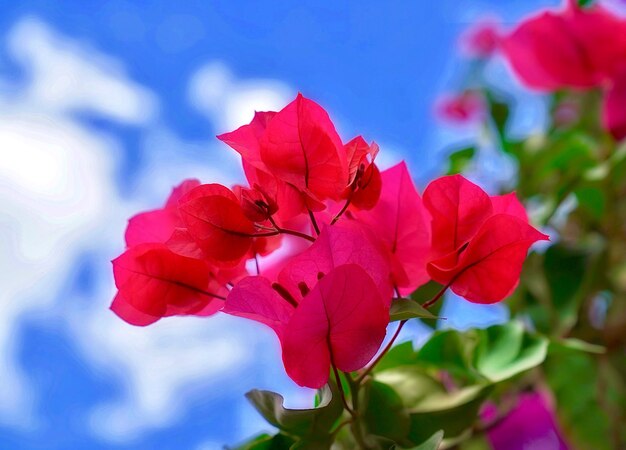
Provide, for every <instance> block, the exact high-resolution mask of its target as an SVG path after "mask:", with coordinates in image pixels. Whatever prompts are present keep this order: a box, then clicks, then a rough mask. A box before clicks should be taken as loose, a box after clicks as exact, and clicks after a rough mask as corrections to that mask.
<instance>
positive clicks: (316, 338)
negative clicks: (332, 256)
mask: <svg viewBox="0 0 626 450" xmlns="http://www.w3.org/2000/svg"><path fill="white" fill-rule="evenodd" d="M224 312H226V313H228V314H232V315H236V316H241V317H245V318H248V319H252V320H256V321H258V322H261V323H264V324H266V325H268V326H270V327H271V328H272V329H273V330H274V331H275V332H276V334H277V335H278V337H279V339H280V342H281V346H282V349H283V363H284V365H285V370H286V371H287V374H288V375H289V376H290V377H291V378H292V379H293V380H294V381H295V382H296V383H298V384H299V385H300V386H305V387H310V388H315V389H318V388H321V387H322V386H323V385H324V384H326V382H327V381H328V376H329V373H330V368H331V364H334V365H335V366H336V367H337V368H338V369H339V370H342V371H345V372H351V371H355V370H358V369H361V368H363V367H364V366H365V365H366V364H367V363H368V362H369V361H370V360H371V359H372V357H373V356H374V355H375V354H376V352H377V351H378V349H379V348H380V345H381V343H382V341H383V339H384V337H385V330H386V327H387V324H388V322H389V308H388V306H387V305H386V304H385V302H384V300H383V298H382V297H381V296H380V293H379V290H378V288H377V286H376V284H375V283H374V281H373V280H372V278H371V277H370V276H369V275H368V274H367V272H366V271H365V270H364V269H363V268H362V267H360V266H358V265H356V264H344V265H339V266H337V267H335V268H333V269H332V270H330V271H329V272H328V273H327V274H325V275H324V276H322V277H321V278H320V279H319V281H317V283H316V284H315V285H314V286H313V287H312V289H311V290H310V291H309V292H307V293H306V295H304V296H303V297H302V299H301V300H300V301H299V302H297V301H296V300H295V299H293V298H292V297H291V296H290V295H289V294H288V293H287V292H286V289H284V288H282V287H281V286H280V285H277V284H274V285H272V284H271V283H270V282H269V280H267V279H265V278H263V277H248V278H245V279H244V280H242V281H241V282H239V283H238V284H237V285H236V286H235V287H234V288H233V290H232V291H231V292H230V294H229V296H228V298H227V300H226V306H225V308H224Z"/></svg>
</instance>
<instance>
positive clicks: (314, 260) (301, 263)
mask: <svg viewBox="0 0 626 450" xmlns="http://www.w3.org/2000/svg"><path fill="white" fill-rule="evenodd" d="M343 264H356V265H358V266H360V267H362V268H363V269H364V270H365V271H366V272H367V273H368V274H369V276H370V277H371V278H372V280H373V281H374V284H375V285H376V287H377V288H378V291H379V292H380V295H381V297H382V298H383V299H385V301H386V302H387V304H389V303H390V302H391V296H392V285H391V276H390V267H389V262H388V260H387V258H385V256H384V254H383V253H382V252H381V250H380V249H379V248H378V246H376V245H375V241H374V240H373V239H372V236H371V235H370V233H369V232H368V231H367V230H366V229H365V228H364V227H363V226H361V225H360V224H359V223H358V222H355V221H344V222H340V223H337V224H335V225H332V226H325V227H324V228H323V229H322V231H321V233H320V235H319V236H318V238H317V240H316V241H315V242H314V243H313V245H311V246H310V247H309V248H308V249H306V250H305V251H304V252H302V253H301V254H299V255H297V256H295V257H293V258H292V259H291V260H290V261H289V262H288V263H287V264H286V266H285V268H284V269H283V270H282V271H281V273H280V274H279V276H278V281H279V282H280V284H281V285H282V286H283V287H284V288H285V289H286V290H288V291H289V292H290V294H291V295H292V296H293V298H295V299H296V300H299V299H301V298H302V297H303V296H304V295H305V294H306V293H307V292H308V291H310V290H311V288H312V287H313V286H314V285H315V283H317V280H318V277H319V276H321V275H324V274H327V273H328V272H330V271H331V270H332V269H333V268H335V267H337V266H340V265H343Z"/></svg>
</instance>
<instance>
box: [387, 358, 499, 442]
mask: <svg viewBox="0 0 626 450" xmlns="http://www.w3.org/2000/svg"><path fill="white" fill-rule="evenodd" d="M376 380H377V381H380V382H382V383H385V384H388V385H389V386H391V387H392V388H393V389H394V390H395V392H397V393H398V394H399V396H400V398H401V399H402V402H403V403H404V405H405V407H406V409H407V410H408V412H409V413H410V417H411V426H410V431H409V435H408V438H409V440H410V441H411V442H413V443H414V444H417V443H421V442H424V441H426V440H427V439H428V438H430V437H431V436H432V435H433V434H434V433H435V432H437V431H439V430H443V431H444V433H445V435H446V437H448V436H449V437H450V438H453V437H456V436H458V435H460V434H461V433H462V432H463V431H465V430H466V429H467V428H469V427H471V426H472V425H473V424H474V422H475V421H476V418H477V414H478V410H479V408H480V405H481V404H482V402H483V401H484V400H485V398H486V397H487V395H488V394H489V392H491V389H492V386H490V385H485V384H479V385H472V386H468V387H462V388H459V389H458V390H456V391H453V392H448V390H447V389H446V388H445V387H444V386H443V385H442V384H441V382H440V381H439V380H437V379H436V378H435V377H434V376H433V375H431V374H429V373H428V372H426V371H425V369H424V368H423V367H420V366H418V365H412V366H400V367H397V368H393V369H388V370H385V371H384V372H381V373H378V374H376Z"/></svg>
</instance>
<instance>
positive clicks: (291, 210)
mask: <svg viewBox="0 0 626 450" xmlns="http://www.w3.org/2000/svg"><path fill="white" fill-rule="evenodd" d="M274 115H276V113H275V112H274V111H267V112H256V113H255V114H254V118H253V119H252V121H251V122H250V123H249V124H247V125H243V126H241V127H239V128H238V129H236V130H235V131H232V132H230V133H224V134H221V135H219V136H218V137H217V138H218V139H220V140H221V141H223V142H224V143H226V144H228V145H229V146H230V147H231V148H233V149H234V150H235V151H237V152H238V153H239V154H240V155H241V159H242V165H243V169H244V173H245V175H246V179H247V180H248V183H249V185H250V186H251V187H253V188H254V189H255V190H257V191H259V192H262V193H263V195H264V196H265V197H266V199H267V200H268V202H269V203H270V204H271V205H276V207H277V208H278V213H277V215H276V217H275V218H276V220H277V221H278V222H279V223H282V222H284V221H286V220H289V219H291V218H293V217H296V216H297V215H298V214H300V213H302V212H303V211H304V210H305V209H306V204H305V201H304V198H303V196H302V193H301V192H299V191H298V190H297V189H296V187H295V186H292V185H290V184H289V183H286V182H284V181H282V180H279V179H278V178H276V177H275V176H274V175H272V174H271V173H270V171H269V169H268V168H267V166H266V165H265V163H264V162H263V161H262V160H261V146H260V139H261V138H262V137H263V135H264V134H265V128H266V126H267V123H268V122H269V121H270V120H271V119H272V117H274ZM314 206H315V207H314V208H313V209H321V208H322V207H323V205H321V206H320V205H314Z"/></svg>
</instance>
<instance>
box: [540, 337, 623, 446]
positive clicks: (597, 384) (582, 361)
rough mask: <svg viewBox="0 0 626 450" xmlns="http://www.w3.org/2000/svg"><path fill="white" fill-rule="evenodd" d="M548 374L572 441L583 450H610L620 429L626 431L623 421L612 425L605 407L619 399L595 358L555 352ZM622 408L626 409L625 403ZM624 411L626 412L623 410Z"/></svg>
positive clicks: (565, 350)
mask: <svg viewBox="0 0 626 450" xmlns="http://www.w3.org/2000/svg"><path fill="white" fill-rule="evenodd" d="M544 371H545V373H546V379H547V381H548V384H549V386H550V388H551V390H552V392H553V394H554V396H555V399H556V406H557V412H558V415H559V419H560V420H559V421H560V424H561V426H562V428H563V431H564V432H565V434H566V435H567V437H568V440H569V441H570V442H575V443H576V448H578V449H581V450H609V449H613V448H623V447H619V446H618V447H615V443H613V442H611V436H614V433H615V429H612V426H613V427H614V426H616V425H617V426H618V427H620V429H621V432H622V433H623V432H624V428H623V426H622V425H623V422H618V423H617V424H613V425H612V424H611V418H610V416H609V415H608V414H607V412H606V410H605V407H606V405H607V402H609V401H610V400H611V401H612V399H615V398H617V397H618V396H617V395H616V393H615V392H612V391H611V390H610V389H609V386H608V380H603V379H602V374H601V372H600V370H599V367H598V364H597V362H596V360H595V359H594V358H593V356H591V355H589V354H586V353H583V352H580V351H577V350H571V349H566V348H561V349H556V348H555V349H554V351H553V352H551V354H550V356H549V358H548V359H547V362H546V365H545V368H544ZM621 408H624V405H623V404H622V406H621ZM622 410H623V409H622Z"/></svg>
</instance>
